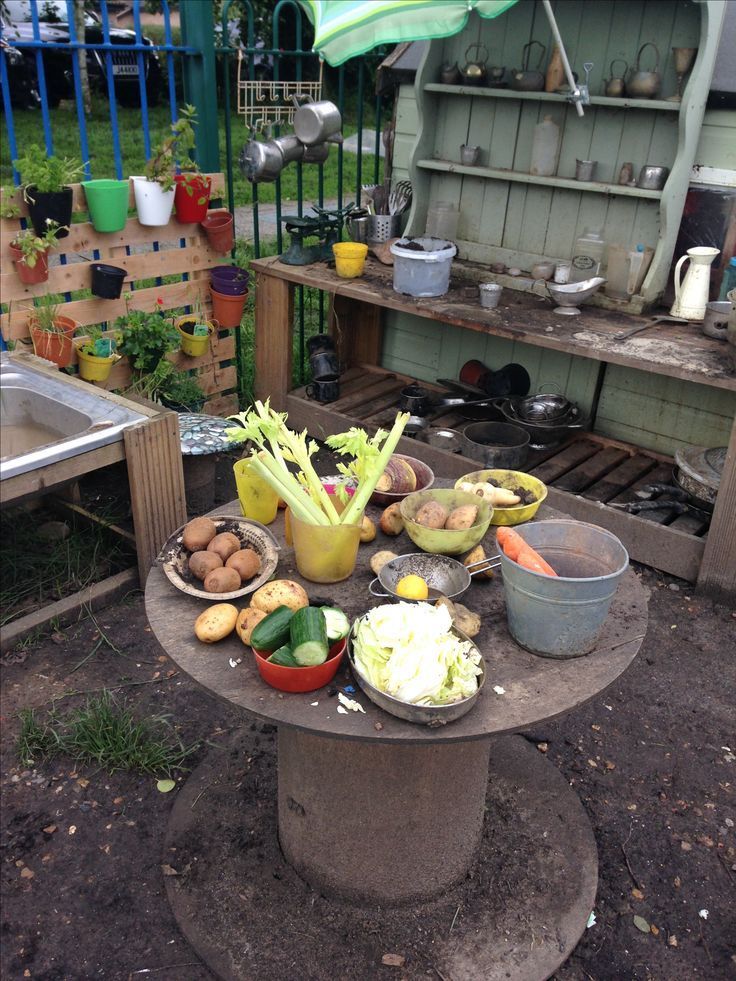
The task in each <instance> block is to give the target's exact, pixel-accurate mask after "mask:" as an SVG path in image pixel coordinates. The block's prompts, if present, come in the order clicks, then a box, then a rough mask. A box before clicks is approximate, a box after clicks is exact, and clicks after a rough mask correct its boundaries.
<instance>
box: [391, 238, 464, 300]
mask: <svg viewBox="0 0 736 981" xmlns="http://www.w3.org/2000/svg"><path fill="white" fill-rule="evenodd" d="M410 242H416V243H417V244H418V245H420V246H422V249H421V250H419V249H416V250H415V249H411V248H405V246H406V245H408V244H409V243H410ZM391 254H392V255H393V257H394V290H395V291H396V292H397V293H407V294H408V295H409V296H443V295H444V294H445V293H446V292H447V290H448V288H449V286H450V270H451V269H452V260H453V257H454V256H455V255H457V248H456V246H455V245H453V244H452V242H448V241H445V240H444V239H438V238H412V239H399V241H398V242H394V244H393V245H392V246H391Z"/></svg>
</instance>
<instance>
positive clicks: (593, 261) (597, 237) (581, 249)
mask: <svg viewBox="0 0 736 981" xmlns="http://www.w3.org/2000/svg"><path fill="white" fill-rule="evenodd" d="M605 251H606V243H605V241H604V240H603V236H602V235H601V233H600V232H599V231H595V230H594V231H591V230H590V229H588V228H585V229H584V230H583V234H582V235H578V237H577V238H576V239H575V247H574V249H573V253H572V264H571V266H570V282H571V283H579V282H580V281H581V280H583V279H592V278H593V277H594V276H599V275H600V273H601V269H602V268H603V256H604V255H605Z"/></svg>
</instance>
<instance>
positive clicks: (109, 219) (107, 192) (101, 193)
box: [82, 180, 130, 296]
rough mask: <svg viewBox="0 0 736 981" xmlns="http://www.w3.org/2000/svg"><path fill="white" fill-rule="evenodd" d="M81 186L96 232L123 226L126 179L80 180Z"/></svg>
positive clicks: (127, 188) (127, 191)
mask: <svg viewBox="0 0 736 981" xmlns="http://www.w3.org/2000/svg"><path fill="white" fill-rule="evenodd" d="M82 187H83V188H84V196H85V198H86V199H87V207H88V208H89V217H90V220H91V221H92V224H93V225H94V228H95V231H96V232H119V231H121V230H122V229H123V228H125V223H126V221H127V220H128V198H129V195H130V187H129V185H128V181H112V180H96V181H82ZM98 295H101V294H98ZM119 295H120V294H119V293H118V296H119Z"/></svg>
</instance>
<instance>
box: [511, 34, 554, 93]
mask: <svg viewBox="0 0 736 981" xmlns="http://www.w3.org/2000/svg"><path fill="white" fill-rule="evenodd" d="M535 45H539V47H540V48H541V51H540V53H539V61H538V63H537V68H536V71H534V70H530V69H529V55H530V54H531V50H532V48H533V47H534V46H535ZM546 53H547V49H546V47H545V46H544V45H543V44H542V42H541V41H530V42H529V43H528V44H525V45H524V47H523V49H522V52H521V68H517V69H515V70H514V71H512V72H511V81H510V85H511V88H512V89H516V90H517V92H541V91H542V89H543V88H544V75H543V73H542V72H541V71H540V69H541V67H542V61H543V60H544V56H545V54H546Z"/></svg>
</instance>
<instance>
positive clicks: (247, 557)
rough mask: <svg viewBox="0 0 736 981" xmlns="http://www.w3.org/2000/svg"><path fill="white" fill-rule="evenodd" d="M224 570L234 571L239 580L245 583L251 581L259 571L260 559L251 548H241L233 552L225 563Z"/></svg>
mask: <svg viewBox="0 0 736 981" xmlns="http://www.w3.org/2000/svg"><path fill="white" fill-rule="evenodd" d="M225 568H226V569H235V571H236V572H237V574H238V575H239V576H240V578H241V579H242V580H243V581H244V582H245V581H246V580H248V579H253V577H254V576H257V575H258V573H259V572H260V571H261V558H260V556H259V554H258V552H256V551H255V550H254V549H252V548H241V549H238V551H237V552H233V554H232V555H231V556H230V558H229V559H228V560H227V562H226V563H225Z"/></svg>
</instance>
